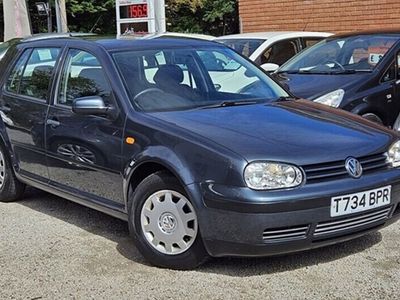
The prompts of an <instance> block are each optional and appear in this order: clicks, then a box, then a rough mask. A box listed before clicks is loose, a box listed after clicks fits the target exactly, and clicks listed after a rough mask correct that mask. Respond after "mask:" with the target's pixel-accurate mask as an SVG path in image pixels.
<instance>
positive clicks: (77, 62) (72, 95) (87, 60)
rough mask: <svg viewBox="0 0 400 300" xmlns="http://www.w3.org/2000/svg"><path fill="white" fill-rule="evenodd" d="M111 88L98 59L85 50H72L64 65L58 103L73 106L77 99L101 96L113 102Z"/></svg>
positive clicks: (107, 102) (106, 100) (108, 101)
mask: <svg viewBox="0 0 400 300" xmlns="http://www.w3.org/2000/svg"><path fill="white" fill-rule="evenodd" d="M111 94H112V93H111V87H110V84H109V83H108V81H107V78H106V75H105V73H104V70H103V68H102V67H101V65H100V62H99V61H98V59H97V58H96V57H95V56H94V55H92V54H90V53H88V52H86V51H83V50H78V49H71V50H69V52H68V55H67V59H66V61H65V64H64V68H63V73H62V76H61V81H60V84H59V90H58V98H57V103H58V104H62V105H67V106H72V103H73V101H74V100H75V99H76V98H80V97H87V96H100V97H102V98H103V100H104V102H105V103H106V104H109V103H110V102H111Z"/></svg>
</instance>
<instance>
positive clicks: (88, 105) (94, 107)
mask: <svg viewBox="0 0 400 300" xmlns="http://www.w3.org/2000/svg"><path fill="white" fill-rule="evenodd" d="M72 111H73V112H74V113H76V114H78V115H97V116H109V115H112V112H113V109H112V107H110V106H107V105H106V104H105V103H104V100H103V98H101V97H100V96H89V97H81V98H76V99H75V100H74V102H73V103H72Z"/></svg>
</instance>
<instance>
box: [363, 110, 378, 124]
mask: <svg viewBox="0 0 400 300" xmlns="http://www.w3.org/2000/svg"><path fill="white" fill-rule="evenodd" d="M362 117H363V118H364V119H367V120H369V121H372V122H374V123H377V124H379V125H383V121H382V119H381V118H380V117H379V116H377V115H376V114H374V113H366V114H363V115H362Z"/></svg>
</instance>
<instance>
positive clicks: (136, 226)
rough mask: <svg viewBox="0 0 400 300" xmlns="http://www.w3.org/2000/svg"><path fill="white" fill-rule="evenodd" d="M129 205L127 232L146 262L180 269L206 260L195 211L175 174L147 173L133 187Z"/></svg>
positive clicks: (191, 266) (195, 265)
mask: <svg viewBox="0 0 400 300" xmlns="http://www.w3.org/2000/svg"><path fill="white" fill-rule="evenodd" d="M130 206H131V208H130V213H129V229H130V232H131V234H132V236H133V238H134V240H135V242H136V246H137V248H138V249H139V251H140V252H141V253H142V255H143V256H144V257H145V258H146V259H147V260H148V261H149V262H151V263H152V264H154V265H156V266H159V267H165V268H172V269H180V270H183V269H193V268H195V267H197V266H198V265H200V264H201V263H203V262H204V261H205V260H206V258H207V253H206V250H205V248H204V246H203V242H202V240H201V236H200V231H199V227H198V219H197V214H196V211H195V209H194V207H193V205H192V203H191V202H190V200H189V198H188V197H187V195H186V193H185V191H184V189H183V188H182V187H181V185H180V184H179V182H178V180H176V178H175V177H173V176H172V175H170V174H169V173H167V172H157V173H155V174H152V175H150V176H149V177H147V178H146V179H144V180H143V182H141V183H140V184H139V186H138V187H137V188H136V190H135V193H134V196H133V197H132V199H131V205H130Z"/></svg>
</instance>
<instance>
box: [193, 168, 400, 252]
mask: <svg viewBox="0 0 400 300" xmlns="http://www.w3.org/2000/svg"><path fill="white" fill-rule="evenodd" d="M387 185H391V186H392V199H391V204H390V205H387V206H384V207H380V208H376V209H373V210H368V211H364V212H361V213H356V214H351V215H347V216H344V217H335V218H332V217H330V204H331V198H332V197H334V196H338V195H344V194H350V193H357V192H361V191H366V190H371V189H375V188H379V187H383V186H387ZM188 188H189V189H190V190H191V191H190V192H191V193H192V195H193V194H196V195H201V199H199V200H200V202H198V201H197V203H198V206H200V207H198V209H197V211H198V215H199V225H200V231H201V234H202V238H203V241H204V244H205V247H206V249H207V250H208V252H209V254H210V255H211V256H216V257H218V256H269V255H279V254H285V253H290V252H297V251H303V250H307V249H313V248H317V247H322V246H327V245H332V244H335V243H339V242H343V241H347V240H351V239H354V238H357V237H360V236H362V235H365V234H366V233H369V232H374V231H376V230H379V229H380V228H383V227H385V226H387V225H389V224H391V223H393V222H395V221H397V220H398V219H399V218H400V204H399V202H400V170H398V169H391V170H387V171H383V172H382V171H381V172H376V173H375V174H369V175H366V176H364V177H363V178H360V179H350V178H347V179H340V180H333V181H329V182H323V183H316V184H308V185H304V186H302V187H300V188H297V189H292V190H286V191H274V192H260V191H253V190H250V189H248V188H241V187H227V186H220V185H216V184H212V183H204V184H199V185H196V184H193V185H190V186H189V187H188ZM199 203H200V204H199ZM338 225H339V226H338ZM321 228H322V229H321ZM338 228H339V229H338Z"/></svg>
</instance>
